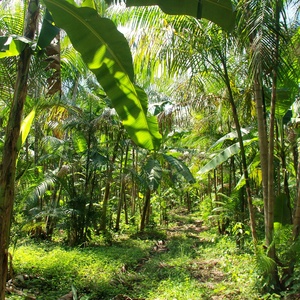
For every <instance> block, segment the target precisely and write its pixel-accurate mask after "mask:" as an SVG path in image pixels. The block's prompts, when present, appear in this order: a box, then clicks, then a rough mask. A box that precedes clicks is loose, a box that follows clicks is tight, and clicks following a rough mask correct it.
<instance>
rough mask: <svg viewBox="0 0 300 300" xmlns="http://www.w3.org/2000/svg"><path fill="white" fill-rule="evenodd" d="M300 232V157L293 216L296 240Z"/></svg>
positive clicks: (299, 146) (299, 149) (299, 147)
mask: <svg viewBox="0 0 300 300" xmlns="http://www.w3.org/2000/svg"><path fill="white" fill-rule="evenodd" d="M298 152H300V145H298ZM299 233H300V160H299V159H298V168H297V197H296V201H295V213H294V218H293V238H294V240H296V239H297V238H298V237H299Z"/></svg>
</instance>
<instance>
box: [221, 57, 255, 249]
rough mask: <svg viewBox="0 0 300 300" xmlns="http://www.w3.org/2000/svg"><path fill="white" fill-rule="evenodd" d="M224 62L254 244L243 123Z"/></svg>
mask: <svg viewBox="0 0 300 300" xmlns="http://www.w3.org/2000/svg"><path fill="white" fill-rule="evenodd" d="M222 63H223V69H224V78H225V83H226V86H227V90H228V93H229V102H230V106H231V111H232V116H233V120H234V124H235V128H236V132H237V135H238V142H239V145H240V149H241V158H242V167H243V174H244V177H245V182H246V184H245V185H246V194H247V202H248V209H249V216H250V228H251V234H252V240H253V243H254V245H256V242H257V233H256V225H255V214H254V207H253V203H252V196H251V187H250V179H249V175H248V169H247V160H246V152H245V147H244V142H243V137H242V131H241V125H240V121H239V118H238V114H237V109H236V105H235V102H234V98H233V93H232V89H231V84H230V79H229V75H228V70H227V66H226V62H225V60H222Z"/></svg>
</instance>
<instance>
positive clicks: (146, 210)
mask: <svg viewBox="0 0 300 300" xmlns="http://www.w3.org/2000/svg"><path fill="white" fill-rule="evenodd" d="M150 199H151V190H150V189H149V188H147V191H146V195H145V203H144V207H143V213H142V218H141V226H140V230H141V231H142V232H143V231H144V229H145V227H146V225H147V216H148V215H149V211H150Z"/></svg>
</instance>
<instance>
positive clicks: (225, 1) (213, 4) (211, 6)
mask: <svg viewBox="0 0 300 300" xmlns="http://www.w3.org/2000/svg"><path fill="white" fill-rule="evenodd" d="M126 5H127V6H150V5H158V6H159V7H160V8H161V10H162V11H163V12H165V13H167V14H170V15H189V16H193V17H195V18H198V19H201V18H205V19H207V20H209V21H212V22H214V23H216V24H218V25H219V26H221V27H222V28H224V29H225V30H228V31H231V30H232V29H233V27H234V24H235V11H234V7H233V5H232V3H231V1H230V0H127V1H126Z"/></svg>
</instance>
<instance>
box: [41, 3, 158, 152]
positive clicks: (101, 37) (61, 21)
mask: <svg viewBox="0 0 300 300" xmlns="http://www.w3.org/2000/svg"><path fill="white" fill-rule="evenodd" d="M45 4H46V5H47V8H48V9H49V10H50V11H51V13H52V15H53V17H54V20H55V22H56V24H57V26H59V27H61V28H63V29H64V30H65V31H66V32H67V34H68V37H69V38H70V40H71V42H72V44H73V46H74V48H75V49H76V50H77V51H79V52H80V53H81V55H82V58H83V60H84V61H85V63H86V64H87V66H88V68H89V69H90V70H91V71H92V72H93V73H94V74H95V75H96V77H97V79H98V81H99V83H100V84H101V86H102V87H103V89H104V90H105V92H106V94H107V96H108V97H109V98H110V100H111V101H112V104H113V107H114V108H115V109H116V111H117V113H118V114H119V116H120V118H121V119H122V121H123V125H124V127H125V128H126V129H127V131H128V132H129V134H130V136H131V138H132V139H133V140H134V142H135V143H137V144H138V145H140V146H142V147H145V148H147V149H157V148H158V147H159V143H160V139H161V136H160V133H159V132H158V125H157V121H156V119H155V118H154V117H153V116H152V117H148V116H147V96H146V94H145V92H144V91H143V90H142V89H141V88H139V87H137V86H135V85H134V84H133V81H134V72H133V66H132V58H131V53H130V49H129V46H128V43H127V41H126V39H125V37H124V36H123V35H122V34H121V33H120V32H119V31H118V30H117V28H116V26H115V25H114V23H113V22H112V21H111V20H109V19H106V18H102V17H100V16H99V15H98V14H97V12H96V10H94V9H92V8H89V7H81V8H80V7H76V6H75V4H73V5H72V4H71V3H69V2H67V1H55V0H47V1H45Z"/></svg>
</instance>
